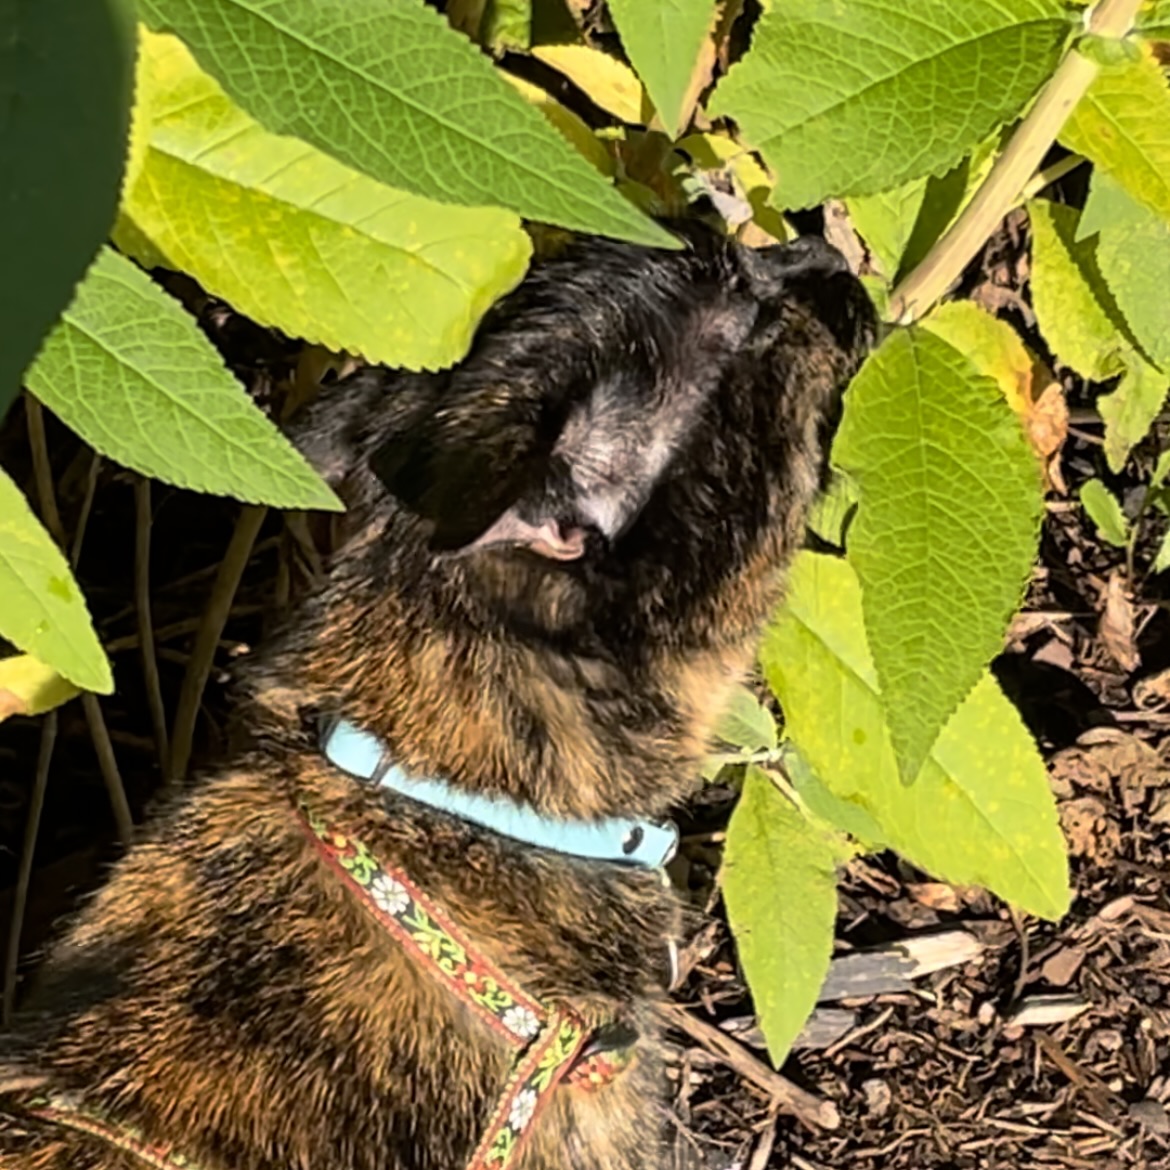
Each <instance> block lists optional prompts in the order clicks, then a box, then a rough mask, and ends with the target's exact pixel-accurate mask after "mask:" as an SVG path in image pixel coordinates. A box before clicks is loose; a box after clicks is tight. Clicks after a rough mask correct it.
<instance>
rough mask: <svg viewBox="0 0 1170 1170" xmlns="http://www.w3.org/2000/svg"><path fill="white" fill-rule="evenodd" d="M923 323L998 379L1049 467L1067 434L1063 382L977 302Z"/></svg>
mask: <svg viewBox="0 0 1170 1170" xmlns="http://www.w3.org/2000/svg"><path fill="white" fill-rule="evenodd" d="M922 325H923V327H924V328H926V329H929V330H930V331H931V332H932V333H934V334H937V335H938V336H939V337H941V338H943V340H944V341H948V342H950V344H951V345H953V346H954V347H955V349H957V350H959V352H960V353H962V354H965V355H966V356H967V357H968V358H970V360H971V361H972V362H973V363H974V364H975V367H976V369H978V370H979V372H980V373H982V374H986V375H987V376H988V377H989V378H994V379H995V381H996V382H997V383H998V385H999V388H1000V389H1001V390H1002V391H1003V393H1004V397H1005V398H1006V399H1007V400H1008V404H1009V405H1010V406H1011V408H1012V410H1014V411H1015V412H1016V414H1018V415H1019V417H1020V420H1021V421H1022V422H1023V424H1024V429H1025V431H1026V432H1027V434H1028V438H1029V439H1030V440H1031V443H1032V449H1033V450H1034V451H1035V452H1036V454H1037V455H1038V456H1039V457H1040V460H1041V462H1042V463H1043V464H1044V466H1045V467H1046V468H1047V465H1048V463H1049V461H1050V460H1051V459H1052V457H1053V456H1054V455H1056V453H1057V452H1058V451H1059V450H1060V448H1061V447H1062V446H1063V444H1064V440H1065V438H1066V437H1067V435H1068V405H1067V403H1066V402H1065V400H1064V392H1063V390H1062V389H1061V386H1060V383H1059V382H1057V381H1056V380H1055V379H1054V378H1053V376H1052V372H1051V371H1050V370H1049V369H1048V368H1047V367H1046V366H1045V365H1044V363H1043V362H1042V361H1040V359H1039V358H1038V357H1036V355H1035V354H1033V353H1032V351H1031V350H1029V349H1028V347H1027V346H1026V345H1025V344H1024V343H1023V341H1022V340H1021V338H1020V335H1019V334H1018V333H1017V332H1016V331H1015V330H1014V329H1013V328H1012V327H1011V326H1010V325H1009V324H1008V323H1007V322H1006V321H1003V320H1000V318H998V317H993V316H992V315H991V314H990V313H988V312H986V311H985V310H983V309H981V308H980V307H979V306H978V305H976V304H975V303H974V302H972V301H947V302H946V303H945V304H942V305H939V306H938V307H937V308H936V309H935V310H934V311H933V312H932V313H931V314H930V315H929V316H928V317H927V318H926V319H925V320H924V321H923V322H922Z"/></svg>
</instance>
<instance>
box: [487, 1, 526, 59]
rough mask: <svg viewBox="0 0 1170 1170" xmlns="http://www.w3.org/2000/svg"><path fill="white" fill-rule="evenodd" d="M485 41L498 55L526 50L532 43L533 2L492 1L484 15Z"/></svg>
mask: <svg viewBox="0 0 1170 1170" xmlns="http://www.w3.org/2000/svg"><path fill="white" fill-rule="evenodd" d="M483 41H484V44H486V45H487V46H488V47H489V48H490V49H491V51H492V52H493V53H496V54H500V53H506V52H523V51H524V50H526V49H527V48H528V46H529V45H530V44H531V43H532V0H492V2H491V3H490V4H489V5H488V6H487V11H486V12H485V13H484V18H483Z"/></svg>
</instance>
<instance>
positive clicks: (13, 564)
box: [0, 471, 114, 695]
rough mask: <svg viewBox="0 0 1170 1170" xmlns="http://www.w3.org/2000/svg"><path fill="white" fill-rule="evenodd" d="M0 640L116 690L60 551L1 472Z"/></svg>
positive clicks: (92, 686)
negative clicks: (2, 601) (5, 640)
mask: <svg viewBox="0 0 1170 1170" xmlns="http://www.w3.org/2000/svg"><path fill="white" fill-rule="evenodd" d="M0 597H3V598H4V604H3V606H0V636H2V637H5V638H7V639H8V641H10V642H11V643H12V644H13V645H14V646H16V647H17V648H18V649H20V650H23V651H24V652H25V653H26V654H31V655H33V656H34V657H35V658H38V659H39V660H40V661H41V662H43V663H45V664H46V665H47V666H50V667H52V669H53V670H55V671H56V672H57V673H58V674H62V675H64V676H65V677H66V678H67V679H69V681H70V682H72V683H76V684H77V686H79V687H82V688H84V689H85V690H88V691H99V692H100V693H101V694H103V695H108V694H109V693H110V692H111V691H112V690H113V689H114V680H113V676H112V675H111V674H110V663H109V660H108V659H107V658H106V656H105V653H104V651H103V650H102V648H101V644H100V643H99V642H98V638H97V634H95V633H94V629H93V623H92V622H91V621H90V618H89V610H88V609H87V608H86V605H85V598H84V597H83V596H82V594H81V590H80V589H79V588H78V587H77V582H76V581H75V580H74V579H73V573H72V571H71V570H70V568H69V565H68V564H67V562H66V560H65V558H64V556H62V555H61V550H60V549H59V548H58V547H57V546H56V544H54V543H53V538H52V537H51V536H50V535H49V534H48V533H47V532H46V531H45V530H44V528H42V527H41V524H40V521H39V520H38V519H37V518H36V517H35V516H34V515H33V512H32V509H31V508H30V507H29V506H28V502H27V501H26V500H25V498H24V496H23V495H22V494H21V491H20V489H19V488H18V487H17V486H16V484H14V483H13V482H12V480H11V479H9V478H8V476H7V475H5V474H4V472H3V471H0Z"/></svg>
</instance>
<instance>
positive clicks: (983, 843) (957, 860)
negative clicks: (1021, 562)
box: [761, 552, 1069, 919]
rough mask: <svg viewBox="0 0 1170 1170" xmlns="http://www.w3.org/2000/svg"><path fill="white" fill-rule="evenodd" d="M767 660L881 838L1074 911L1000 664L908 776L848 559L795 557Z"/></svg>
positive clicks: (789, 720) (1004, 891)
mask: <svg viewBox="0 0 1170 1170" xmlns="http://www.w3.org/2000/svg"><path fill="white" fill-rule="evenodd" d="M956 612H957V611H956ZM761 661H762V663H763V666H764V673H765V675H766V677H767V679H768V682H769V684H770V686H771V687H772V689H773V690H774V691H775V693H776V695H777V697H778V698H779V699H780V702H781V704H782V705H783V707H784V718H785V726H786V728H787V730H788V733H789V735H790V736H791V737H792V739H793V740H794V742H795V743H796V745H797V747H798V748H799V749H800V751H801V753H802V755H803V756H804V757H805V758H806V759H807V761H808V763H809V765H810V766H811V767H812V768H813V769H814V771H815V773H816V775H817V777H818V778H819V779H820V781H821V782H822V783H823V784H824V786H825V787H826V788H827V789H828V790H829V791H830V792H831V793H833V795H834V796H836V797H837V798H838V799H839V800H843V801H847V802H849V803H850V804H854V805H857V806H859V808H860V809H862V810H864V812H865V813H867V814H868V816H869V817H870V818H872V820H874V821H875V822H876V823H877V825H878V826H879V828H880V832H881V839H882V840H884V841H887V842H888V843H889V844H890V845H891V846H892V847H893V848H895V849H897V850H898V852H899V853H901V854H902V855H903V856H904V857H906V858H907V859H908V860H909V861H911V862H912V863H913V864H915V865H917V866H920V867H921V868H922V869H924V870H926V871H927V872H928V873H931V874H933V875H934V876H935V877H937V878H940V879H942V880H944V881H948V882H951V883H952V884H954V885H970V884H978V885H982V886H986V887H987V888H988V889H990V890H992V891H994V892H995V893H997V894H999V895H1000V896H1001V897H1003V898H1006V899H1007V900H1008V901H1010V902H1012V903H1014V904H1015V905H1017V906H1019V907H1021V908H1023V909H1025V910H1027V911H1028V912H1029V913H1033V914H1038V915H1040V916H1042V917H1045V918H1053V919H1055V918H1059V917H1060V916H1061V915H1062V914H1063V913H1064V912H1065V910H1066V909H1067V908H1068V901H1069V892H1068V864H1067V860H1066V857H1065V849H1064V841H1063V839H1062V837H1061V833H1060V827H1059V824H1058V821H1057V815H1056V803H1055V801H1054V799H1053V796H1052V792H1051V790H1050V788H1049V785H1048V772H1047V769H1046V768H1045V766H1044V761H1043V760H1042V759H1041V758H1040V754H1039V752H1037V750H1036V745H1035V743H1033V741H1032V737H1031V736H1030V735H1029V734H1028V732H1027V730H1026V729H1025V727H1024V725H1023V723H1022V722H1021V721H1020V717H1019V715H1018V713H1017V712H1016V710H1015V708H1014V707H1013V706H1012V705H1011V703H1009V702H1008V701H1007V700H1006V699H1005V698H1004V696H1003V693H1002V692H1001V691H1000V689H999V686H998V685H997V683H996V681H995V679H994V678H993V677H992V675H991V674H990V673H988V672H984V674H983V675H982V677H981V678H980V680H979V682H978V684H977V685H976V686H975V689H974V690H973V691H972V692H971V693H970V694H969V695H968V696H967V698H966V699H965V700H964V702H963V703H962V705H961V706H960V707H959V709H958V710H957V711H956V712H955V714H954V715H953V716H951V718H950V720H949V721H948V722H947V724H946V726H945V727H944V728H943V730H942V732H941V734H940V735H939V737H938V739H937V740H936V741H935V743H934V745H933V747H932V748H931V749H930V755H929V758H928V759H927V761H926V764H925V766H924V767H923V769H922V772H921V774H920V775H919V777H918V780H917V781H916V783H914V784H912V785H909V786H908V785H905V784H903V783H902V782H901V779H900V777H899V774H898V765H897V762H896V761H895V758H894V751H893V747H892V745H891V742H890V733H889V729H888V727H887V726H886V722H885V719H884V717H883V714H882V704H881V700H880V698H879V694H878V682H877V674H876V672H875V670H874V667H873V660H872V658H871V657H870V654H869V646H868V644H867V641H866V637H865V622H864V619H863V617H862V612H861V588H860V585H859V583H858V580H857V577H856V576H855V575H854V573H853V570H852V569H851V568H850V567H849V564H848V563H847V562H845V561H841V560H836V559H834V558H831V557H824V556H819V555H816V554H814V553H807V552H806V553H802V554H801V555H800V556H799V557H798V558H797V559H796V561H795V563H794V564H793V566H792V571H791V573H790V574H789V581H788V600H787V603H786V605H785V606H784V607H783V608H782V609H781V610H780V612H779V613H778V615H777V617H776V619H775V621H774V622H773V624H772V626H771V627H770V628H769V630H768V631H767V633H766V635H765V637H764V645H763V649H762V652H761Z"/></svg>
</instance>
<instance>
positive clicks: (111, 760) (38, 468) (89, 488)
mask: <svg viewBox="0 0 1170 1170" xmlns="http://www.w3.org/2000/svg"><path fill="white" fill-rule="evenodd" d="M25 406H26V412H25V413H26V418H27V423H28V439H29V449H30V451H31V453H32V461H33V474H34V477H35V479H36V485H37V498H38V502H39V504H40V509H41V516H42V518H43V519H44V521H45V525H46V526H47V527H48V529H49V531H50V532H51V533H52V534H53V538H54V540H56V541H57V543H58V544H59V545H60V546H61V548H62V549H64V548H65V547H66V543H67V542H66V539H65V526H64V524H62V522H61V512H60V510H59V509H58V507H57V493H56V490H55V488H54V487H53V469H52V464H51V463H50V461H49V445H48V440H47V438H46V437H45V417H44V410H43V408H42V407H41V404H40V403H39V402H38V401H37V400H36V399H35V398H33V397H32V396H31V395H28V396H27V398H26V404H25ZM97 471H98V464H97V456H96V455H95V456H94V462H93V463H91V464H90V470H89V476H88V478H87V481H86V494H85V500H84V501H83V503H82V506H81V514H80V516H79V517H78V522H77V533H76V535H75V536H74V540H73V547H72V550H71V554H70V560H71V563H72V566H73V568H74V569H76V568H77V563H78V560H79V558H80V556H81V545H82V541H83V540H84V539H85V530H86V527H87V526H88V524H89V513H90V509H91V508H92V507H93V493H94V491H95V489H96V487H97ZM81 705H82V707H83V708H84V710H85V721H86V723H87V724H88V725H89V735H90V739H91V740H92V741H93V750H94V752H95V754H96V755H97V759H98V767H99V769H100V770H101V774H102V779H103V780H104V781H105V785H106V791H107V793H108V794H109V797H110V807H111V809H112V810H113V813H114V824H115V826H116V827H117V830H118V837H119V839H120V840H121V842H122V844H123V845H127V846H128V845H129V844H130V843H131V841H132V840H133V839H134V820H133V818H132V817H131V816H130V805H129V802H128V801H127V800H126V788H125V785H123V783H122V776H121V773H120V772H119V771H118V761H117V757H116V756H115V755H114V745H113V744H112V743H111V742H110V733H109V730H108V729H107V727H106V721H105V717H104V716H103V715H102V709H101V705H100V704H99V703H98V699H97V695H95V694H93V693H92V692H89V691H86V692H84V693H83V694H82V696H81Z"/></svg>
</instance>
